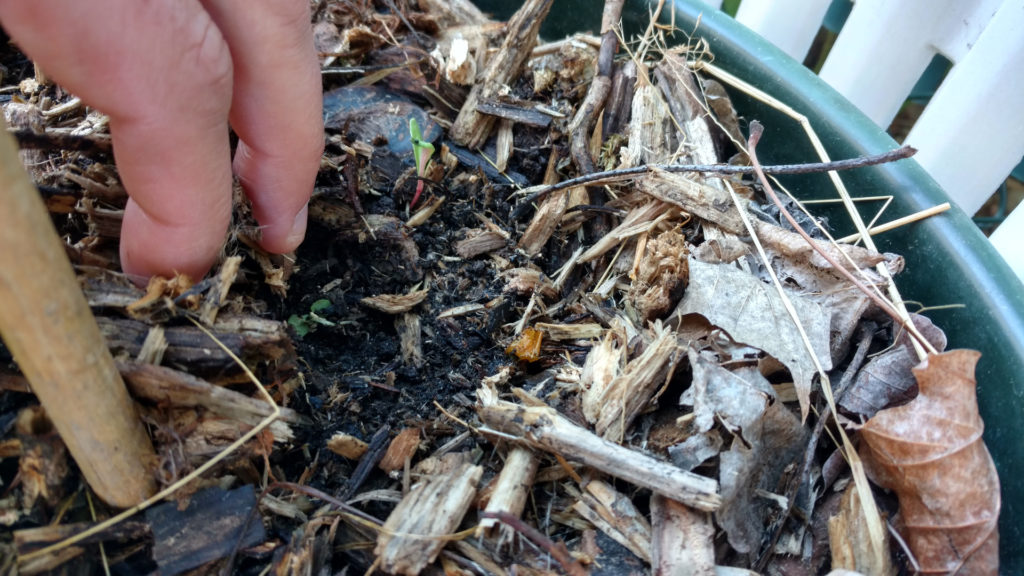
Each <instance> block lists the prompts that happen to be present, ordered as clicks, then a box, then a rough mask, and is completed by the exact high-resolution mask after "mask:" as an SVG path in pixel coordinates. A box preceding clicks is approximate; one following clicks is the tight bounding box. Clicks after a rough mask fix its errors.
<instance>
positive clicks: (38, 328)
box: [0, 128, 156, 508]
mask: <svg viewBox="0 0 1024 576" xmlns="http://www.w3.org/2000/svg"><path fill="white" fill-rule="evenodd" d="M3 131H4V132H5V133H4V134H2V135H0V334H2V335H3V339H4V342H5V343H6V344H7V347H8V348H9V349H10V350H11V353H12V354H14V358H15V360H17V362H18V366H19V367H20V368H21V371H22V372H23V373H24V374H25V376H26V378H28V381H29V383H30V384H31V385H32V391H33V392H34V393H35V394H36V396H37V397H38V398H39V400H40V402H42V404H43V407H44V408H46V412H47V414H48V415H49V417H50V419H51V420H52V421H53V424H54V426H55V427H56V428H57V431H58V432H59V433H60V435H61V438H62V439H63V440H64V443H65V444H67V447H68V450H70V452H71V455H72V456H73V457H74V459H75V461H76V462H77V463H78V467H79V468H80V469H81V470H82V474H83V476H85V479H86V481H87V482H88V483H89V485H90V486H91V487H92V489H93V490H94V491H95V492H96V494H97V495H98V496H99V497H100V498H102V499H103V500H104V501H106V502H107V503H108V504H111V505H112V506H117V507H120V508H124V507H128V506H133V505H135V504H138V503H139V502H141V501H143V500H145V499H146V497H147V496H149V495H150V494H152V493H153V492H154V491H155V489H156V485H155V483H154V481H153V476H152V474H151V472H150V470H149V466H150V465H151V464H152V463H153V462H154V461H155V460H154V459H155V455H154V453H153V446H152V445H151V444H150V441H149V437H148V436H147V435H146V432H145V430H144V429H143V427H142V423H141V422H140V421H139V418H138V415H137V414H136V413H135V406H134V404H132V400H131V398H130V397H129V396H128V392H127V390H126V389H125V386H124V383H123V382H122V381H121V377H120V375H118V372H117V369H116V368H115V367H114V360H113V358H112V357H111V356H110V352H109V350H107V347H106V342H105V341H104V340H103V337H102V336H101V335H100V331H99V328H97V326H96V321H95V320H94V319H93V317H92V313H91V311H90V310H89V307H88V305H87V304H86V302H85V298H84V297H83V296H82V291H81V288H79V285H78V281H77V280H76V279H75V274H74V271H73V270H72V269H71V265H70V263H69V262H68V259H67V256H66V254H65V251H64V246H63V244H62V243H61V241H60V239H59V238H58V236H57V231H56V230H55V229H54V226H53V223H52V222H51V221H50V216H49V214H48V213H47V211H46V208H45V206H44V205H43V202H42V200H41V199H40V197H39V193H38V192H37V191H36V189H35V187H34V186H33V185H32V182H30V181H29V179H28V176H27V175H26V174H25V171H24V168H23V167H22V165H21V161H20V159H19V158H18V151H17V148H16V146H15V144H14V140H13V138H12V137H11V136H10V135H9V134H7V133H6V128H5V129H4V130H3Z"/></svg>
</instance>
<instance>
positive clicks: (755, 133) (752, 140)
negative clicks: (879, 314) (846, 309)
mask: <svg viewBox="0 0 1024 576" xmlns="http://www.w3.org/2000/svg"><path fill="white" fill-rule="evenodd" d="M763 133H764V126H762V125H761V123H760V122H758V121H756V120H754V121H753V122H751V123H750V136H749V137H748V139H747V155H748V156H749V157H750V164H751V167H752V168H753V169H754V174H755V175H757V179H758V181H759V182H760V183H761V187H762V188H763V189H764V193H765V195H767V196H768V198H770V199H771V201H772V202H773V203H774V204H775V205H776V206H777V207H778V208H779V213H780V214H782V215H783V216H784V217H785V218H786V221H787V222H789V225H790V226H792V227H793V229H794V230H796V232H797V234H799V235H800V236H801V237H802V238H803V239H804V241H806V242H807V244H808V245H809V246H810V247H811V248H813V249H814V251H815V252H817V253H818V254H820V255H821V257H822V258H824V259H825V261H827V262H828V263H829V264H831V265H832V267H833V268H834V269H835V271H836V272H838V273H839V274H841V275H842V276H843V277H844V278H846V279H847V280H849V281H850V282H851V283H852V284H853V285H854V286H856V287H857V289H858V290H860V291H861V292H863V293H864V294H865V295H866V296H867V297H868V298H870V299H871V301H872V302H873V303H874V304H875V305H876V306H878V307H879V308H881V309H882V311H883V312H885V313H886V314H887V315H889V316H890V317H892V319H893V321H894V322H896V323H897V324H899V325H900V326H902V327H903V328H904V329H905V330H906V331H907V332H908V333H909V334H910V335H911V336H913V337H914V339H915V340H917V341H918V343H919V344H920V345H921V346H922V347H923V348H924V349H925V350H927V351H928V353H929V354H935V353H936V350H935V347H934V346H932V344H931V342H928V340H927V339H926V338H925V337H924V336H922V335H921V333H920V332H919V331H918V330H917V327H916V326H914V324H913V322H911V321H910V320H909V319H904V318H903V317H901V316H900V314H899V312H897V311H896V309H895V308H894V307H893V306H892V304H890V303H889V302H886V301H885V300H884V299H883V298H882V297H881V296H879V295H878V294H875V293H874V292H873V291H872V290H871V289H870V288H868V287H867V286H865V285H864V283H863V282H861V281H860V280H858V279H857V277H856V276H854V275H853V273H852V272H850V271H849V270H847V269H846V267H845V266H843V265H842V264H840V263H839V262H838V261H837V260H836V259H835V258H833V257H832V256H831V255H830V254H829V253H828V252H826V251H825V250H823V249H822V248H821V246H818V244H817V243H816V242H815V241H814V240H812V239H811V236H810V235H809V234H808V233H807V231H806V230H804V229H803V228H802V227H801V226H800V225H799V224H797V222H796V219H794V218H793V215H792V214H790V213H789V210H787V209H786V207H785V206H784V205H783V204H782V201H781V200H779V197H778V195H776V194H775V190H774V189H773V188H772V185H771V183H770V182H769V181H768V177H767V176H766V175H765V172H764V169H763V168H762V167H761V163H760V162H758V160H757V154H756V153H755V151H754V148H755V147H756V146H757V142H758V141H759V140H760V139H761V134H763Z"/></svg>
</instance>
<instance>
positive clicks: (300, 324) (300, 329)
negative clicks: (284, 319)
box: [288, 314, 316, 338]
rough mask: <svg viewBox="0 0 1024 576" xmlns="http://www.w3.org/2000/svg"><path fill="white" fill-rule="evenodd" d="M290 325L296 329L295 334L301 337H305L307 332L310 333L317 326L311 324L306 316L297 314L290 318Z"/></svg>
mask: <svg viewBox="0 0 1024 576" xmlns="http://www.w3.org/2000/svg"><path fill="white" fill-rule="evenodd" d="M288 325H289V326H291V327H292V329H293V330H295V335H296V336H298V337H299V338H304V337H305V336H306V334H309V333H310V332H311V331H312V330H313V328H315V327H316V325H315V324H311V323H310V321H309V320H308V319H306V318H305V317H303V316H299V315H296V314H292V315H291V317H290V318H288Z"/></svg>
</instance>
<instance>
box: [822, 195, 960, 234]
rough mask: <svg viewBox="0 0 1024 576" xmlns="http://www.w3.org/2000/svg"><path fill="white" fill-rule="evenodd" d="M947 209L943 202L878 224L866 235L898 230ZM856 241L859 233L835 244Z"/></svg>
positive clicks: (947, 203)
mask: <svg viewBox="0 0 1024 576" xmlns="http://www.w3.org/2000/svg"><path fill="white" fill-rule="evenodd" d="M949 208H950V206H949V202H943V203H942V204H939V205H938V206H932V207H931V208H925V209H924V210H921V211H920V212H914V213H913V214H908V215H906V216H904V217H902V218H897V219H895V220H893V221H892V222H886V223H885V224H879V225H878V226H875V227H874V228H871V229H870V230H868V234H870V235H871V236H874V235H875V234H881V233H882V232H888V231H889V230H893V229H896V228H899V227H900V226H903V225H905V224H910V223H911V222H917V221H918V220H924V219H925V218H928V217H931V216H935V215H936V214H942V213H943V212H945V211H946V210H949ZM857 240H860V232H857V233H855V234H850V235H849V236H844V237H842V238H840V239H838V240H836V242H838V243H840V244H850V243H853V242H856V241H857Z"/></svg>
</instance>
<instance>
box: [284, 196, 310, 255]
mask: <svg viewBox="0 0 1024 576" xmlns="http://www.w3.org/2000/svg"><path fill="white" fill-rule="evenodd" d="M308 217H309V204H306V205H305V206H303V207H302V210H299V213H298V214H296V215H295V220H293V221H292V227H291V229H290V230H289V231H288V244H289V245H290V246H293V247H297V246H298V245H299V244H301V243H302V239H303V238H305V237H306V220H307V218H308ZM293 249H294V248H293Z"/></svg>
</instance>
